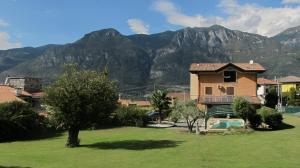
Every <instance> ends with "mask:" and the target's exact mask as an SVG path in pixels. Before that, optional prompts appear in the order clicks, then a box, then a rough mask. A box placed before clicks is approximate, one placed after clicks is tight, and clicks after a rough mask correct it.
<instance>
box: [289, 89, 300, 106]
mask: <svg viewBox="0 0 300 168" xmlns="http://www.w3.org/2000/svg"><path fill="white" fill-rule="evenodd" d="M298 92H299V91H297V90H296V89H295V88H293V87H292V88H291V89H290V91H289V92H288V96H287V104H288V105H289V106H300V99H299V98H298V97H297V93H298Z"/></svg>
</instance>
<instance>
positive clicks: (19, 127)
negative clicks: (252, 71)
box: [0, 101, 45, 141]
mask: <svg viewBox="0 0 300 168" xmlns="http://www.w3.org/2000/svg"><path fill="white" fill-rule="evenodd" d="M44 124H45V122H44V118H43V117H41V116H39V115H38V114H37V113H36V112H35V111H34V110H33V109H32V108H31V105H30V104H28V103H22V102H17V101H15V102H10V103H2V104H0V141H11V140H21V139H30V138H33V137H37V136H39V135H40V134H41V133H42V132H43V131H44V128H45V125H44Z"/></svg>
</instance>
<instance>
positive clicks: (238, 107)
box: [232, 97, 255, 127]
mask: <svg viewBox="0 0 300 168" xmlns="http://www.w3.org/2000/svg"><path fill="white" fill-rule="evenodd" d="M232 110H233V111H234V112H235V113H236V114H237V116H239V117H241V118H242V119H243V120H244V121H245V127H246V126H247V124H248V122H247V121H248V119H249V118H250V117H251V116H252V115H253V114H254V113H255V110H254V108H253V107H252V105H251V104H250V103H249V102H248V101H247V100H246V99H245V98H243V97H237V98H235V99H234V101H233V103H232Z"/></svg>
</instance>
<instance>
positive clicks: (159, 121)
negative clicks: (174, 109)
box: [158, 111, 163, 124]
mask: <svg viewBox="0 0 300 168" xmlns="http://www.w3.org/2000/svg"><path fill="white" fill-rule="evenodd" d="M158 115H159V119H158V123H159V124H161V122H162V120H163V117H162V112H161V111H159V112H158Z"/></svg>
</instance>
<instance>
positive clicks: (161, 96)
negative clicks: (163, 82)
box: [150, 90, 171, 122]
mask: <svg viewBox="0 0 300 168" xmlns="http://www.w3.org/2000/svg"><path fill="white" fill-rule="evenodd" d="M150 102H151V105H152V106H153V108H154V110H155V111H157V112H159V119H160V120H159V122H161V121H162V120H163V117H164V115H166V113H168V112H169V111H170V104H171V98H169V97H167V92H165V91H161V90H156V91H155V92H154V93H153V94H152V96H151V101H150Z"/></svg>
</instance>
